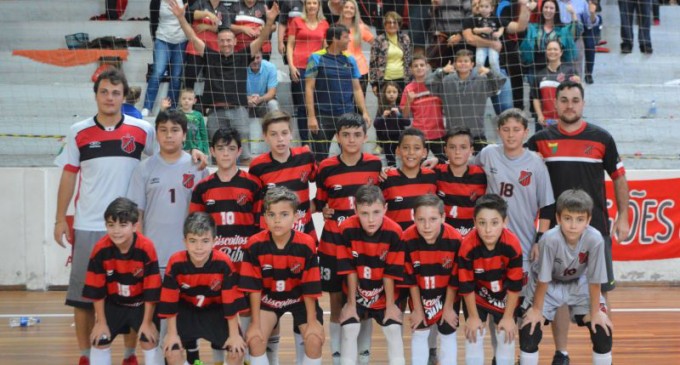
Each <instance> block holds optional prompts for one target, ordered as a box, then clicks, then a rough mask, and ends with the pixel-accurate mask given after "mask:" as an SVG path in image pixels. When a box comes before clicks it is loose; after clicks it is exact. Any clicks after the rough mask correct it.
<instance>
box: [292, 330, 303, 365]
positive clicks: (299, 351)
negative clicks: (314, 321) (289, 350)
mask: <svg viewBox="0 0 680 365" xmlns="http://www.w3.org/2000/svg"><path fill="white" fill-rule="evenodd" d="M293 337H294V339H295V364H296V365H302V361H303V360H304V358H305V341H304V339H303V338H302V335H301V334H299V333H295V332H293Z"/></svg>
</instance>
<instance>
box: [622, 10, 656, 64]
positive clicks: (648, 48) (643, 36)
mask: <svg viewBox="0 0 680 365" xmlns="http://www.w3.org/2000/svg"><path fill="white" fill-rule="evenodd" d="M652 1H654V0H619V14H620V16H621V53H623V54H628V53H631V52H633V41H634V39H633V25H634V19H636V17H635V14H636V13H637V22H638V42H639V43H640V52H641V53H645V54H652V52H653V49H652V36H651V34H650V29H649V28H651V22H652Z"/></svg>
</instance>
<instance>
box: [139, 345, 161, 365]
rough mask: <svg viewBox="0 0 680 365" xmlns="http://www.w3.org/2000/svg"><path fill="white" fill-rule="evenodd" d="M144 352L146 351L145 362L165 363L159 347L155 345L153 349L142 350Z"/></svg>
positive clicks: (149, 364) (150, 363)
mask: <svg viewBox="0 0 680 365" xmlns="http://www.w3.org/2000/svg"><path fill="white" fill-rule="evenodd" d="M142 352H144V363H145V364H146V365H163V360H162V358H161V351H160V349H159V348H158V347H154V348H152V349H151V350H142Z"/></svg>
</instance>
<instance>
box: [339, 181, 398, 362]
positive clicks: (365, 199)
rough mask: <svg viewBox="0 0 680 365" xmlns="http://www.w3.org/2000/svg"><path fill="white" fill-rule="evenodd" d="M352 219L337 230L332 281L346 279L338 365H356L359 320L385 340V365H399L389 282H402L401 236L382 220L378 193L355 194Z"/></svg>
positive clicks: (373, 189)
mask: <svg viewBox="0 0 680 365" xmlns="http://www.w3.org/2000/svg"><path fill="white" fill-rule="evenodd" d="M355 198H356V208H355V210H356V214H355V215H353V216H352V217H350V218H348V219H347V220H345V221H344V222H343V223H342V224H341V225H340V236H341V240H342V241H341V242H342V243H343V247H338V252H337V254H338V275H347V281H346V289H347V303H346V304H345V305H344V306H343V308H342V312H341V314H340V321H341V323H342V346H341V348H342V354H341V364H342V365H352V364H356V359H357V355H358V351H357V339H358V337H359V330H360V327H361V324H360V321H361V320H370V319H374V320H375V321H376V322H378V324H380V325H381V326H382V330H383V333H384V334H385V338H386V340H387V353H388V359H389V364H390V365H403V364H405V360H404V344H403V341H402V338H401V328H402V321H403V319H402V312H401V309H399V306H398V303H397V302H398V300H400V298H399V292H398V290H396V288H395V282H401V281H402V280H403V276H404V244H403V242H402V240H401V234H402V230H401V228H400V227H399V225H398V224H397V223H396V222H394V221H393V220H391V219H389V218H387V217H385V212H386V211H387V204H385V198H384V197H383V195H382V191H380V188H379V187H377V186H375V185H364V186H362V187H360V188H359V189H358V190H357V193H356V197H355Z"/></svg>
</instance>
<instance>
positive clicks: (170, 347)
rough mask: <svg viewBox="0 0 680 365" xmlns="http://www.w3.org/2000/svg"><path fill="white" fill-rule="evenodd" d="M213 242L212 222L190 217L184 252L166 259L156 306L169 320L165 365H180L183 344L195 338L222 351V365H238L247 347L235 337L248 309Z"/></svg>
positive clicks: (198, 214) (203, 217)
mask: <svg viewBox="0 0 680 365" xmlns="http://www.w3.org/2000/svg"><path fill="white" fill-rule="evenodd" d="M214 240H215V221H214V220H213V219H212V217H211V216H210V215H209V214H207V213H204V212H194V213H191V214H189V216H188V217H187V219H186V220H185V222H184V244H185V245H186V250H185V251H179V252H176V253H175V254H174V255H172V257H170V261H169V262H168V267H167V269H166V271H165V277H164V278H163V290H162V292H161V302H160V304H159V305H158V315H159V316H160V317H161V318H167V320H168V334H167V336H166V337H165V340H164V343H163V350H164V351H165V355H166V360H167V362H168V364H169V365H182V364H185V363H186V362H185V361H186V360H185V359H184V356H183V353H182V351H181V350H182V344H183V343H191V342H194V341H196V340H197V339H199V338H203V339H206V340H208V341H209V342H210V344H211V345H212V347H213V349H225V350H227V352H228V356H227V361H226V363H227V364H243V356H244V354H245V351H246V343H245V341H243V338H242V337H241V335H240V333H239V324H238V313H239V312H241V311H243V310H245V309H246V308H247V304H246V301H245V298H244V297H243V294H242V293H241V292H239V291H238V287H237V284H238V283H237V279H236V272H235V269H234V265H233V263H232V262H231V260H230V259H229V256H227V255H226V254H225V253H223V252H222V251H218V250H216V249H213V243H214V242H213V241H214ZM221 360H222V361H224V359H221ZM213 361H216V362H217V361H219V360H218V359H213Z"/></svg>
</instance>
